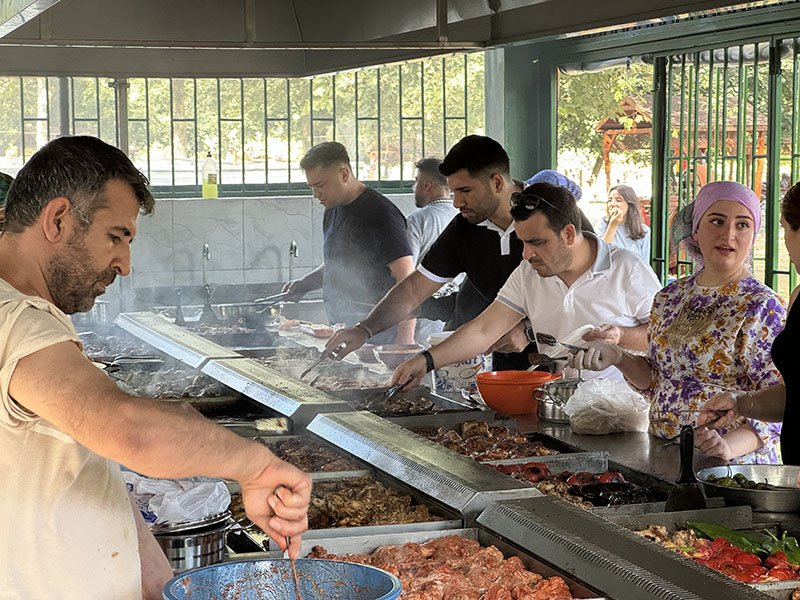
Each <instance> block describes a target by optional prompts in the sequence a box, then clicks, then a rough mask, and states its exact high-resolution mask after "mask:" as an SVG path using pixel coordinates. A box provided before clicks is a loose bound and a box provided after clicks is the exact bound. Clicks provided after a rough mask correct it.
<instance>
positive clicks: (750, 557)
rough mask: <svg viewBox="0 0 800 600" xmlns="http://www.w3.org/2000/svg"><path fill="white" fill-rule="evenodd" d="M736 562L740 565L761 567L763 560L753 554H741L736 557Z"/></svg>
mask: <svg viewBox="0 0 800 600" xmlns="http://www.w3.org/2000/svg"><path fill="white" fill-rule="evenodd" d="M736 562H737V563H739V564H740V565H758V566H759V567H760V566H761V559H760V558H759V557H758V556H756V555H755V554H753V553H752V552H740V553H739V554H737V555H736Z"/></svg>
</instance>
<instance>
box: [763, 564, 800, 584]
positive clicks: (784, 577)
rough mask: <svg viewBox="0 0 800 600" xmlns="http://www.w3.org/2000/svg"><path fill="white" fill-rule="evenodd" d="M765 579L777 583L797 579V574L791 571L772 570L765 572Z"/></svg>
mask: <svg viewBox="0 0 800 600" xmlns="http://www.w3.org/2000/svg"><path fill="white" fill-rule="evenodd" d="M767 578H769V579H773V580H777V581H788V580H790V579H797V574H796V573H795V572H794V571H792V570H791V569H781V568H778V567H776V568H774V569H770V570H769V572H767Z"/></svg>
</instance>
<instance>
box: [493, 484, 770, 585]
mask: <svg viewBox="0 0 800 600" xmlns="http://www.w3.org/2000/svg"><path fill="white" fill-rule="evenodd" d="M478 523H480V524H481V525H482V526H484V527H486V528H487V529H488V530H489V531H491V532H492V533H494V534H496V535H498V536H500V537H502V538H504V539H507V540H508V541H509V542H510V543H512V544H515V545H517V546H520V547H521V548H524V549H531V550H533V551H535V553H536V554H538V555H539V556H546V557H547V560H548V562H549V563H551V564H552V565H553V566H554V567H555V568H556V569H559V570H563V571H565V572H566V573H569V574H571V575H573V576H575V577H577V578H579V579H580V580H581V581H583V582H585V583H586V584H587V585H589V586H591V587H592V588H594V589H597V590H600V591H601V592H602V593H603V594H605V595H607V596H609V597H611V598H614V600H709V599H711V598H724V599H725V600H740V599H741V600H744V599H749V598H753V599H756V598H764V597H765V596H764V595H763V594H761V593H760V592H759V591H757V590H755V589H753V588H752V587H749V586H746V585H744V584H741V583H738V582H736V581H734V580H732V579H730V578H728V577H725V576H723V575H721V574H719V573H715V572H714V571H711V570H709V569H707V568H705V567H703V566H702V565H700V564H698V563H695V562H694V561H692V560H689V559H686V558H683V557H681V556H680V555H678V554H677V553H675V552H672V551H670V550H667V549H666V548H662V547H660V546H658V545H657V544H653V543H651V542H650V541H649V540H646V539H644V538H640V537H639V536H637V535H635V534H634V533H632V532H630V531H628V530H627V529H624V528H622V527H620V526H618V525H616V524H615V523H612V522H610V521H608V520H606V519H602V518H600V517H598V516H597V515H595V514H594V513H592V512H590V511H585V510H581V509H580V508H578V507H575V506H572V505H570V504H567V503H566V502H563V501H561V500H558V499H556V498H549V497H545V498H528V499H524V500H513V501H508V502H502V503H495V504H492V505H490V506H489V507H488V508H487V509H486V510H485V511H484V512H483V513H482V514H481V515H480V517H478Z"/></svg>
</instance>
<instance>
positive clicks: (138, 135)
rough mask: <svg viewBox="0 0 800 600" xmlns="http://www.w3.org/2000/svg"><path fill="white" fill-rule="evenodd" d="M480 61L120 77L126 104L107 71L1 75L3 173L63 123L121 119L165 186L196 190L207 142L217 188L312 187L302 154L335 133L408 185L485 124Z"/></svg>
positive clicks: (367, 174) (369, 170)
mask: <svg viewBox="0 0 800 600" xmlns="http://www.w3.org/2000/svg"><path fill="white" fill-rule="evenodd" d="M483 67H484V56H483V53H469V54H456V55H451V56H445V57H437V58H430V59H425V60H418V61H410V62H407V63H400V64H393V65H385V66H380V67H372V68H366V69H362V70H358V71H349V72H343V73H336V74H332V75H324V76H318V77H313V78H310V79H252V78H247V79H238V78H225V79H177V78H176V79H163V78H162V79H159V78H146V79H145V78H131V79H129V80H127V82H126V84H125V85H118V86H117V87H118V88H119V89H120V90H126V96H125V100H126V102H124V103H119V102H117V101H116V97H115V89H114V86H113V85H111V84H112V83H113V82H107V81H105V80H101V79H98V78H90V77H81V78H78V77H75V78H37V77H4V78H0V99H4V98H5V96H7V95H8V96H9V97H10V98H13V100H10V101H9V102H6V103H4V106H14V107H15V109H14V110H10V111H7V112H6V114H5V115H3V116H2V117H0V144H2V145H1V146H0V171H5V172H9V173H10V174H12V175H13V174H15V173H16V172H17V171H18V170H19V168H20V167H21V166H22V164H23V163H24V161H25V160H26V159H27V158H28V157H29V156H30V155H31V154H32V153H33V152H35V150H36V149H37V148H39V147H41V146H42V145H43V144H44V143H46V142H47V141H48V140H49V139H52V138H53V137H55V136H57V135H60V134H64V133H76V134H78V133H81V134H89V135H96V136H98V137H101V138H102V139H104V140H106V141H108V142H110V143H113V144H117V141H118V140H117V123H118V121H121V122H122V123H123V124H124V126H125V127H126V131H125V133H126V134H127V135H126V136H125V137H124V139H127V143H128V154H129V155H130V156H131V159H132V160H133V161H134V163H135V164H136V166H137V167H139V168H140V169H141V170H142V171H143V172H144V173H145V174H146V175H147V176H148V177H149V178H150V181H151V184H152V186H153V190H154V192H155V193H156V194H157V195H161V196H198V195H199V190H200V176H201V173H200V169H201V166H202V164H203V161H204V160H205V158H206V154H207V153H208V152H211V155H212V157H213V158H214V160H215V161H216V163H217V165H218V168H219V182H220V195H224V196H241V195H263V194H275V193H308V186H307V185H306V181H305V177H304V175H303V173H302V171H301V170H300V168H299V162H300V158H301V157H302V156H303V154H305V152H306V151H307V150H308V149H309V148H310V147H311V146H312V145H314V144H317V143H319V142H322V141H325V140H334V139H335V140H338V141H340V142H342V143H343V144H344V145H345V146H346V147H347V149H348V151H349V153H350V156H351V160H352V162H353V168H354V169H355V171H356V174H357V176H358V177H359V178H360V179H362V180H364V181H366V182H369V183H370V184H371V185H374V186H375V187H378V188H379V189H382V190H384V191H386V190H400V189H403V188H405V189H408V188H409V187H410V182H411V180H412V179H413V177H414V167H413V165H414V163H415V162H416V161H417V160H419V159H420V158H422V157H423V156H440V157H442V156H443V155H444V154H445V152H446V150H447V149H448V148H450V147H451V146H452V145H453V144H454V143H455V142H456V141H458V140H459V139H460V138H461V137H463V136H464V135H466V134H467V133H482V132H483V130H484V92H483V85H484V73H483ZM117 83H119V81H118V82H117ZM65 94H66V95H65ZM63 113H67V114H68V116H67V117H66V119H62V117H61V115H62V114H63ZM120 139H123V136H120Z"/></svg>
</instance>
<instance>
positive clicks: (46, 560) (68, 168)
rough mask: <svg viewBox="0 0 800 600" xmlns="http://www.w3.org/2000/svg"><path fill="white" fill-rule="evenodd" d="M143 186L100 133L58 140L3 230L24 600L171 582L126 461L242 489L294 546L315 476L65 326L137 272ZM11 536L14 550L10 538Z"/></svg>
mask: <svg viewBox="0 0 800 600" xmlns="http://www.w3.org/2000/svg"><path fill="white" fill-rule="evenodd" d="M153 206H154V201H153V196H152V195H151V194H150V192H149V190H148V189H147V179H146V178H145V176H144V175H142V174H141V173H140V172H139V171H138V170H137V169H136V168H135V167H134V166H133V164H132V163H131V162H130V160H128V158H127V157H126V156H125V155H124V154H123V153H122V152H121V151H120V150H119V149H117V148H114V147H113V146H110V145H108V144H106V143H105V142H102V141H100V140H98V139H96V138H90V137H82V136H76V137H63V138H58V139H56V140H53V141H51V142H49V143H48V144H47V145H45V146H44V147H43V148H42V149H41V150H39V151H38V152H36V153H35V154H34V155H33V156H32V157H31V159H30V160H29V161H28V163H27V164H26V165H25V166H24V167H23V168H22V169H21V170H20V172H19V173H18V175H17V178H16V179H15V180H14V183H13V184H12V185H11V188H10V189H9V192H8V196H7V198H6V216H7V226H6V229H5V230H4V231H3V233H2V235H0V457H2V458H0V480H2V482H3V485H2V488H1V489H2V491H0V509H2V510H1V512H2V514H3V515H4V518H3V535H4V538H5V539H6V543H4V544H2V546H1V547H2V549H0V564H2V565H3V569H4V571H5V573H6V575H7V577H6V583H5V584H4V586H5V589H6V590H9V591H10V592H11V594H12V596H13V597H14V598H81V599H85V600H108V599H109V598H115V599H119V600H141V599H143V598H144V599H147V600H149V599H156V598H161V597H162V595H161V590H162V587H163V584H164V583H165V581H166V580H167V579H168V578H169V577H171V576H172V571H171V569H170V567H169V563H168V562H167V560H166V558H165V556H164V554H163V552H162V551H161V549H160V548H159V547H158V544H157V543H156V541H155V539H154V538H153V536H152V534H151V533H150V531H149V529H148V528H147V526H146V525H145V523H144V520H143V519H142V516H141V514H140V513H139V510H138V508H135V507H133V505H132V503H131V501H130V498H129V496H128V493H127V489H126V486H125V482H124V481H123V478H122V475H121V473H120V467H119V465H120V464H122V465H125V466H126V467H128V468H130V469H132V470H134V471H137V472H139V473H142V474H144V475H148V476H151V477H157V478H184V477H192V476H197V475H204V476H209V477H217V478H220V479H230V480H236V481H238V482H239V483H240V485H241V488H242V493H243V497H244V504H245V508H246V511H247V514H248V516H249V517H250V519H251V520H253V521H254V522H256V523H257V525H258V526H259V527H261V528H262V529H264V531H266V532H267V533H268V535H269V536H270V537H271V538H272V539H274V540H275V541H276V542H277V543H278V545H279V546H281V547H283V546H285V545H286V544H285V541H284V540H285V539H286V538H285V537H284V536H292V543H291V548H290V553H291V554H293V555H294V556H297V554H298V553H299V550H300V538H299V535H300V533H302V531H304V530H305V528H306V527H307V525H308V521H307V517H306V513H307V509H308V502H309V496H310V492H311V482H310V479H309V478H308V476H307V475H305V474H304V473H302V472H301V471H299V470H298V469H296V468H294V467H292V466H290V465H288V464H286V463H284V462H283V461H280V460H278V459H277V458H276V457H275V456H274V455H273V454H272V453H271V452H270V451H269V450H268V449H266V448H265V447H264V446H263V445H262V444H259V443H257V442H253V441H251V440H247V439H245V438H242V437H239V436H237V435H236V434H233V433H231V432H229V431H227V430H226V429H224V428H222V427H219V426H217V425H215V424H214V423H213V422H211V421H209V420H207V419H205V418H203V417H202V416H200V415H199V414H198V413H197V412H190V411H187V410H185V409H183V408H181V407H177V406H168V405H166V404H164V403H162V402H158V401H155V400H152V399H148V398H138V397H134V396H131V395H129V394H127V393H125V392H123V391H122V390H120V389H119V388H118V387H117V386H116V385H115V383H114V381H113V380H112V379H111V378H109V377H108V376H107V375H106V374H105V373H103V372H102V371H100V370H99V369H97V368H96V367H95V366H94V365H93V364H92V362H91V361H90V360H89V359H88V358H87V357H86V355H85V354H83V352H82V347H81V343H80V340H79V338H78V335H77V333H76V332H75V329H74V328H73V326H72V323H71V322H70V320H69V317H68V316H67V315H68V314H70V313H74V312H78V311H86V310H88V309H90V308H91V307H92V304H93V303H94V299H95V298H96V297H97V296H99V295H100V294H102V293H103V292H104V291H105V289H106V288H107V287H108V286H109V285H111V283H112V282H113V281H114V279H116V277H117V276H118V275H123V276H124V275H127V274H128V273H129V272H130V244H131V242H132V241H133V238H134V236H135V235H136V221H137V217H138V215H139V214H140V213H142V214H148V213H150V212H152V210H153ZM9 540H14V543H13V544H12V543H9V542H8V541H9Z"/></svg>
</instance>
